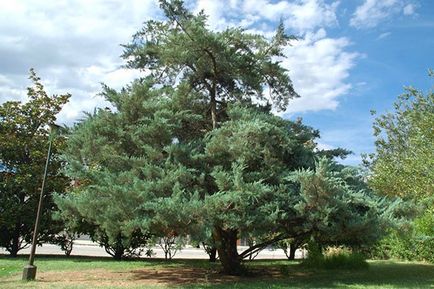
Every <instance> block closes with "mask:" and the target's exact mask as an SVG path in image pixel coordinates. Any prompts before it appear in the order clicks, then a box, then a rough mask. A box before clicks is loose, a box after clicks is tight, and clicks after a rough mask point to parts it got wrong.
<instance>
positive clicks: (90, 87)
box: [0, 0, 434, 165]
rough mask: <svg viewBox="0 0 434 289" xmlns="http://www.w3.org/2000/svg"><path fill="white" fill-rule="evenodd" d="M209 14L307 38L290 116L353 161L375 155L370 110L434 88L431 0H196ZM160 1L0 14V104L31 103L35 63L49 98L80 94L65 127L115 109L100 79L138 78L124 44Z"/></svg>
mask: <svg viewBox="0 0 434 289" xmlns="http://www.w3.org/2000/svg"><path fill="white" fill-rule="evenodd" d="M186 5H187V6H188V7H189V8H190V9H192V10H193V11H199V10H201V9H203V10H205V13H206V14H208V15H209V25H210V27H211V28H212V29H215V30H221V29H224V28H225V27H227V26H238V25H240V26H242V27H244V28H245V29H247V30H248V31H250V32H254V33H261V34H263V35H265V36H267V37H269V36H271V35H272V34H273V32H274V30H275V28H276V26H277V24H278V21H279V20H280V19H282V20H283V22H284V24H285V25H286V28H287V31H288V32H289V33H291V34H295V35H298V36H299V37H300V39H299V40H298V41H296V42H294V43H293V46H292V47H288V48H287V49H286V50H285V54H286V56H287V58H286V59H285V60H283V62H282V65H284V66H285V67H286V68H288V69H289V74H290V76H291V78H292V80H293V82H294V86H295V88H296V90H297V91H298V92H299V94H300V95H301V98H300V99H297V100H295V101H292V102H291V103H290V105H289V107H288V110H287V111H286V112H283V113H280V115H282V116H283V117H285V118H290V119H294V118H296V117H302V118H303V119H304V121H305V122H306V123H307V124H309V125H311V126H313V127H315V128H318V129H320V131H321V135H322V138H321V140H319V144H320V146H321V147H323V148H334V147H339V146H340V147H344V148H347V149H350V150H352V151H354V153H355V154H354V155H352V156H350V157H349V158H348V159H347V160H346V161H344V162H345V163H347V164H353V165H356V164H358V163H360V154H361V153H363V152H368V153H369V152H372V151H373V149H374V145H373V142H374V139H373V137H372V130H371V125H372V120H373V118H372V117H371V115H370V110H371V109H375V110H377V111H378V112H379V113H382V112H384V111H386V110H390V109H391V108H392V104H393V102H394V101H395V99H396V97H397V96H398V95H399V94H400V93H402V92H403V86H405V85H412V86H414V87H417V88H421V89H423V90H428V89H429V88H430V87H431V86H432V85H433V81H432V80H430V79H429V78H428V76H427V71H428V68H434V53H433V51H434V49H433V48H434V1H431V0H381V1H380V0H346V1H344V0H341V1H336V0H292V1H289V0H288V1H270V0H221V1H211V0H188V1H186ZM161 17H162V15H161V11H160V10H159V8H158V4H157V1H155V0H148V1H144V0H143V1H142V0H123V1H122V0H106V1H104V0H89V1H87V0H75V1H67V0H57V1H55V0H46V1H37V0H22V1H18V0H17V1H6V2H3V3H2V9H0V103H1V102H4V101H7V100H25V95H26V91H25V88H26V86H28V85H29V82H28V79H27V75H28V70H29V68H30V67H34V68H35V69H36V71H37V72H38V74H39V75H40V76H41V78H42V79H43V82H44V84H45V85H46V88H47V90H48V92H49V93H65V92H70V93H72V98H71V101H70V103H69V104H68V105H67V106H66V107H65V109H64V110H63V111H62V112H61V113H60V115H59V122H60V123H66V124H72V123H74V122H75V121H76V120H78V119H79V118H80V117H81V116H82V115H83V114H82V112H83V111H92V110H93V109H94V108H95V107H96V106H106V105H107V104H106V103H105V102H104V100H103V99H101V97H99V96H98V95H97V94H98V92H99V90H100V83H101V82H104V83H106V84H108V85H109V86H112V87H114V88H121V87H122V86H124V85H125V84H127V83H128V82H129V81H131V80H132V79H134V78H135V77H137V76H138V75H139V72H137V71H131V70H126V69H123V68H121V65H122V64H123V62H122V60H121V59H120V58H119V55H120V54H121V53H122V49H121V47H120V46H119V44H122V43H127V42H128V41H129V40H130V38H131V35H132V34H133V33H134V32H136V31H137V30H138V29H140V27H141V23H142V22H144V21H146V20H149V19H155V18H161Z"/></svg>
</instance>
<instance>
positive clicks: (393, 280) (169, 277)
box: [0, 256, 434, 289]
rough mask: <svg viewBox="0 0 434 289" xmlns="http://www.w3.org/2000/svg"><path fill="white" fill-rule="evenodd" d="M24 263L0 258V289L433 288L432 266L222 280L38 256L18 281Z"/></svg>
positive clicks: (177, 270)
mask: <svg viewBox="0 0 434 289" xmlns="http://www.w3.org/2000/svg"><path fill="white" fill-rule="evenodd" d="M25 263H26V259H25V258H23V257H19V258H16V259H12V258H9V257H6V256H0V288H1V289H12V288H246V289H247V288H253V289H254V288H276V289H277V288H434V265H430V264H424V263H415V262H395V261H370V266H369V269H365V270H312V269H305V268H303V267H301V266H300V265H299V264H298V263H297V262H289V261H285V260H282V261H263V260H261V261H252V262H249V263H247V267H248V269H249V272H251V274H250V275H251V276H248V277H233V276H222V275H220V274H219V273H218V270H219V266H218V264H210V263H208V262H207V261H206V260H174V261H171V262H165V261H162V260H155V259H154V260H149V259H148V260H135V261H122V262H116V261H113V260H111V259H108V258H91V257H71V258H65V257H63V256H62V257H60V256H59V257H53V256H42V257H41V256H38V257H37V260H36V265H37V266H38V273H37V281H34V282H23V281H21V280H20V279H21V273H22V267H23V265H24V264H25Z"/></svg>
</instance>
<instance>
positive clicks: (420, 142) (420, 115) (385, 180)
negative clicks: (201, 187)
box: [365, 71, 434, 262]
mask: <svg viewBox="0 0 434 289" xmlns="http://www.w3.org/2000/svg"><path fill="white" fill-rule="evenodd" d="M430 76H431V77H432V76H433V71H430ZM433 119H434V93H433V91H432V88H431V89H430V90H429V91H428V92H426V93H424V92H422V91H420V90H417V89H415V88H413V87H407V88H405V93H404V94H402V95H401V96H399V97H398V100H397V101H396V103H395V104H394V111H393V112H388V113H385V114H383V115H380V116H378V117H377V118H376V119H375V122H374V136H375V137H376V142H375V146H376V152H375V153H373V154H371V155H370V156H369V158H366V160H365V161H366V164H367V166H368V167H369V169H370V174H371V175H370V176H369V185H370V186H371V187H372V188H373V189H374V190H375V191H376V192H378V193H380V194H383V195H392V196H401V197H402V198H405V199H406V200H407V202H408V203H409V204H410V203H412V202H414V203H416V204H417V205H418V206H419V212H418V213H417V214H416V218H415V219H414V222H413V223H410V224H408V225H407V226H405V227H403V228H401V229H400V230H391V231H390V235H389V236H388V237H386V238H385V239H383V240H382V241H381V242H380V243H379V245H378V246H377V251H378V254H379V255H380V257H395V258H403V259H415V260H429V261H431V262H433V261H434V254H433V250H432V248H433V246H434V234H433V229H432V228H433V224H434V217H433V214H432V212H433V210H434V181H433V180H434V169H433V168H434V130H433Z"/></svg>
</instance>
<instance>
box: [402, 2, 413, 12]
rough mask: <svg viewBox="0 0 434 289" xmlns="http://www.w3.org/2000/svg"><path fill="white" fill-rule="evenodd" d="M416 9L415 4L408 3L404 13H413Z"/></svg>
mask: <svg viewBox="0 0 434 289" xmlns="http://www.w3.org/2000/svg"><path fill="white" fill-rule="evenodd" d="M415 11H416V7H415V6H414V5H413V4H407V5H405V6H404V8H403V10H402V12H403V13H404V15H413V14H414V13H415Z"/></svg>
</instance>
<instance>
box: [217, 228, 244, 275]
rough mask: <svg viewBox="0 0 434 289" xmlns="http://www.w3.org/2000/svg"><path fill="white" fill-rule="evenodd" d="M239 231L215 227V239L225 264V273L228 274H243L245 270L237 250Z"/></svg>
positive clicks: (223, 264)
mask: <svg viewBox="0 0 434 289" xmlns="http://www.w3.org/2000/svg"><path fill="white" fill-rule="evenodd" d="M237 233H238V232H237V230H223V229H222V228H220V227H215V228H214V240H215V242H216V247H217V252H218V254H219V258H220V262H221V264H222V266H223V273H225V274H228V275H241V274H242V272H243V270H242V266H241V262H240V258H239V256H238V252H237V235H238V234H237Z"/></svg>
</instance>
